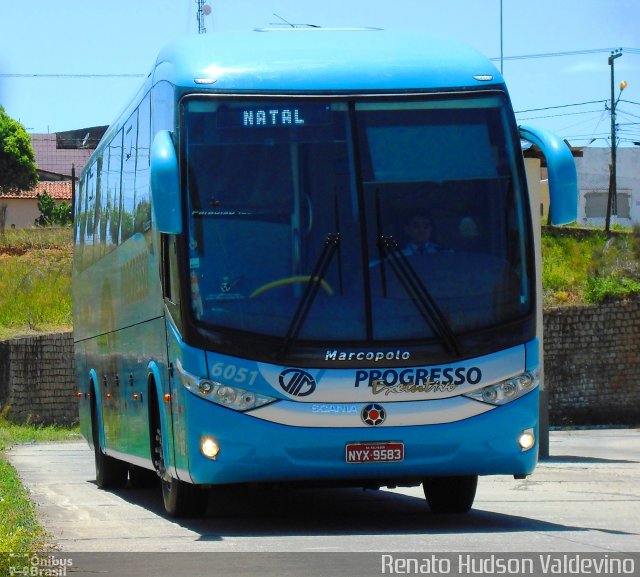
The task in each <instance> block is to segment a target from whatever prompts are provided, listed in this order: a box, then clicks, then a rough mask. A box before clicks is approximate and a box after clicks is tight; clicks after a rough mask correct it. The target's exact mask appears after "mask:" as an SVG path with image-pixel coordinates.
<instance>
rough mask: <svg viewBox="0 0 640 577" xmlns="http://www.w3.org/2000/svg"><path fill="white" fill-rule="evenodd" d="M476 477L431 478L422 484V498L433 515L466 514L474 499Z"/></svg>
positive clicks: (476, 484) (476, 483)
mask: <svg viewBox="0 0 640 577" xmlns="http://www.w3.org/2000/svg"><path fill="white" fill-rule="evenodd" d="M477 486H478V475H466V476H460V477H431V478H429V479H425V480H424V481H423V482H422V489H423V490H424V496H425V497H426V499H427V503H428V505H429V508H430V509H431V511H432V512H433V513H440V514H445V515H449V514H456V513H458V514H460V513H468V512H469V509H471V506H472V505H473V500H474V499H475V497H476V488H477Z"/></svg>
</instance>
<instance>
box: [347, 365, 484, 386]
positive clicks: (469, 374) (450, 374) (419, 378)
mask: <svg viewBox="0 0 640 577" xmlns="http://www.w3.org/2000/svg"><path fill="white" fill-rule="evenodd" d="M481 380H482V371H481V370H480V369H479V368H478V367H445V368H441V367H432V368H431V369H427V368H418V369H416V368H412V369H400V370H397V369H386V370H378V369H371V370H361V371H356V380H355V386H356V387H359V386H360V385H364V386H367V387H372V386H373V384H374V383H375V384H376V385H377V386H378V387H380V386H383V387H393V386H395V385H415V386H417V387H420V388H421V389H420V390H426V388H428V387H429V386H430V385H433V384H434V383H436V384H438V385H441V386H450V387H452V388H453V387H458V386H460V385H465V384H469V385H477V384H478V383H479V382H480V381H481ZM416 392H418V390H416Z"/></svg>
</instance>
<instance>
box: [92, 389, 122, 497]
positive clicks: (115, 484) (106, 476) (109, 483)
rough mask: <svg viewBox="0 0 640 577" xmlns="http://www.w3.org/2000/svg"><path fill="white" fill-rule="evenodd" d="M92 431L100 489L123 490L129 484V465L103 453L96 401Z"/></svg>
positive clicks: (97, 482)
mask: <svg viewBox="0 0 640 577" xmlns="http://www.w3.org/2000/svg"><path fill="white" fill-rule="evenodd" d="M92 394H93V397H92V398H94V399H95V393H92ZM91 431H92V434H93V454H94V459H95V464H96V484H97V485H98V488H100V489H121V488H122V487H124V486H125V485H126V484H127V473H128V470H127V469H128V468H127V464H126V463H123V462H122V461H119V460H118V459H114V458H113V457H109V455H105V454H104V453H103V452H102V449H101V448H100V432H99V428H98V411H97V407H96V403H95V401H93V402H92V403H91Z"/></svg>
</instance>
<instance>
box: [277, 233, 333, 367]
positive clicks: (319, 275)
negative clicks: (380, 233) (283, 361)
mask: <svg viewBox="0 0 640 577" xmlns="http://www.w3.org/2000/svg"><path fill="white" fill-rule="evenodd" d="M339 246H340V233H339V232H330V233H329V234H328V235H327V238H325V240H324V246H323V247H322V251H321V252H320V255H319V256H318V260H317V261H316V263H315V265H314V267H313V272H312V273H311V276H310V277H309V282H308V283H306V285H305V287H304V292H303V293H302V296H301V297H300V301H299V302H298V306H297V307H296V310H295V311H294V313H293V316H292V317H291V322H290V323H289V328H288V330H287V334H286V335H285V337H284V340H283V342H282V348H281V349H280V352H279V353H278V358H283V357H285V356H286V355H287V353H288V352H289V350H290V349H291V346H292V345H293V343H294V342H295V341H296V340H297V339H298V335H299V334H300V331H301V330H302V326H303V325H304V322H305V321H306V320H307V316H308V314H309V311H310V310H311V305H313V302H314V301H315V299H316V296H317V294H318V290H319V289H320V285H321V284H322V281H323V280H324V277H325V275H326V274H327V269H328V268H329V265H330V264H331V261H332V259H333V256H334V255H335V254H336V251H337V250H338V247H339Z"/></svg>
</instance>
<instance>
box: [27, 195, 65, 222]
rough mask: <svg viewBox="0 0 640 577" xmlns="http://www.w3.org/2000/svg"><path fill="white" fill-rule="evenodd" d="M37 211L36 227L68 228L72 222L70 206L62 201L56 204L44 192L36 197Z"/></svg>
mask: <svg viewBox="0 0 640 577" xmlns="http://www.w3.org/2000/svg"><path fill="white" fill-rule="evenodd" d="M38 210H39V211H40V216H39V217H38V218H36V220H35V223H34V224H35V225H36V226H54V225H57V226H68V225H70V224H71V223H72V222H73V213H72V212H71V204H67V203H66V202H64V201H63V202H62V203H61V204H59V205H58V204H56V203H55V201H54V200H53V197H52V196H51V195H50V194H49V193H48V192H47V191H46V190H45V191H44V192H43V193H42V194H39V195H38Z"/></svg>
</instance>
